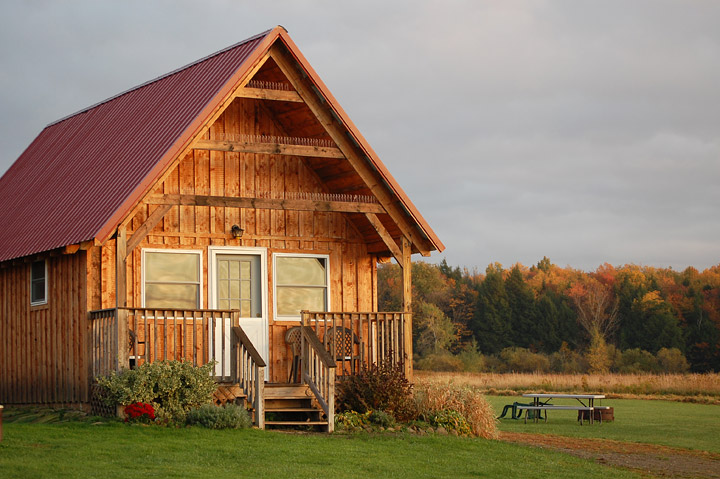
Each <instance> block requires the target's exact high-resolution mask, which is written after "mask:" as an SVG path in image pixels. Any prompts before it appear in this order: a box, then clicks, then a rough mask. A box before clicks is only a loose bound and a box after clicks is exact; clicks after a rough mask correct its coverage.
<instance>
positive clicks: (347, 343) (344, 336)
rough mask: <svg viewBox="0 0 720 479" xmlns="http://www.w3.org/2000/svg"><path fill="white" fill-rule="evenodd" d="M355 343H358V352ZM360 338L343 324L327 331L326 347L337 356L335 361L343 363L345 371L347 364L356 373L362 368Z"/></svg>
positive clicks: (352, 372)
mask: <svg viewBox="0 0 720 479" xmlns="http://www.w3.org/2000/svg"><path fill="white" fill-rule="evenodd" d="M355 345H358V347H357V352H356V348H355ZM359 345H360V340H359V339H358V337H357V335H356V334H355V333H354V332H353V331H352V330H351V329H349V328H345V327H343V326H334V327H332V328H330V329H328V330H327V332H326V333H325V348H326V349H327V350H328V351H329V352H330V354H331V355H332V356H333V357H334V358H335V361H337V362H339V363H341V365H342V369H341V370H340V371H341V374H342V372H345V371H346V369H345V367H346V366H345V364H346V363H347V364H348V365H349V366H350V370H349V371H348V372H349V373H350V374H354V373H356V372H358V371H359V370H360V349H361V348H360V347H359Z"/></svg>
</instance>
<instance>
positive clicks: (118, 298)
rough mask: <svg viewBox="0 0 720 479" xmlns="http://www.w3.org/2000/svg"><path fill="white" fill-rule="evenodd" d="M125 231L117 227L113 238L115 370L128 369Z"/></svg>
mask: <svg viewBox="0 0 720 479" xmlns="http://www.w3.org/2000/svg"><path fill="white" fill-rule="evenodd" d="M126 257H127V229H126V228H125V226H122V225H121V226H118V230H117V235H116V237H115V304H116V307H117V308H118V309H117V312H116V316H115V327H116V331H117V338H116V339H117V346H116V347H117V364H116V365H115V368H116V370H118V371H119V370H120V369H122V368H128V367H130V360H129V356H128V353H129V351H128V341H129V338H130V333H129V331H128V323H127V319H128V312H127V310H126V309H120V308H125V307H127V259H126Z"/></svg>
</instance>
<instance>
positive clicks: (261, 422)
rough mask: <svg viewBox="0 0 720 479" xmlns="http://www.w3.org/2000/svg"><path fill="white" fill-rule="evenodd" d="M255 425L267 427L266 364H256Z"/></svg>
mask: <svg viewBox="0 0 720 479" xmlns="http://www.w3.org/2000/svg"><path fill="white" fill-rule="evenodd" d="M255 384H256V386H255V387H256V388H257V389H256V391H255V404H253V406H254V407H255V425H256V426H257V427H258V428H260V429H265V366H257V365H255Z"/></svg>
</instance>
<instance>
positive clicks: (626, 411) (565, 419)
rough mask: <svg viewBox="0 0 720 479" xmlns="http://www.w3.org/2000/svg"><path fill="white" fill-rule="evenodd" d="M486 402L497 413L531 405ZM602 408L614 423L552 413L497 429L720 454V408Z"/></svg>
mask: <svg viewBox="0 0 720 479" xmlns="http://www.w3.org/2000/svg"><path fill="white" fill-rule="evenodd" d="M487 400H488V401H489V402H490V404H491V405H492V406H493V408H494V409H495V411H498V413H499V412H501V411H502V408H503V406H504V405H505V404H512V403H513V402H514V401H518V402H531V400H528V399H523V398H518V397H514V396H511V397H508V396H487ZM556 402H557V401H556ZM568 404H569V403H568ZM597 405H600V404H599V403H597ZM602 405H604V406H612V407H613V408H614V412H615V421H613V422H606V423H603V424H598V423H595V424H593V425H588V424H585V425H583V426H581V425H580V423H579V422H578V421H577V412H576V411H553V412H552V413H551V414H550V416H548V422H547V423H545V422H543V421H540V422H539V423H537V424H535V423H533V422H531V421H528V423H527V424H525V423H524V422H523V421H522V420H512V419H502V420H501V421H500V423H499V426H498V428H499V430H501V431H510V432H526V433H536V434H537V433H539V434H558V435H561V436H570V437H578V438H596V439H613V440H617V441H626V442H640V443H648V444H661V445H664V446H671V447H681V448H685V449H695V450H702V451H708V452H715V453H720V406H716V405H709V404H691V403H680V402H672V401H647V400H638V399H632V400H631V399H605V400H603V401H602Z"/></svg>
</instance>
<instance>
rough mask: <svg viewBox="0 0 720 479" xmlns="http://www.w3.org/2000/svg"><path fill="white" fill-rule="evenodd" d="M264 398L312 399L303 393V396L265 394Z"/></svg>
mask: <svg viewBox="0 0 720 479" xmlns="http://www.w3.org/2000/svg"><path fill="white" fill-rule="evenodd" d="M265 399H271V400H273V401H275V400H278V399H279V400H283V399H286V400H294V401H297V400H299V399H312V398H311V397H310V396H304V395H303V396H267V395H266V396H265Z"/></svg>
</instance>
